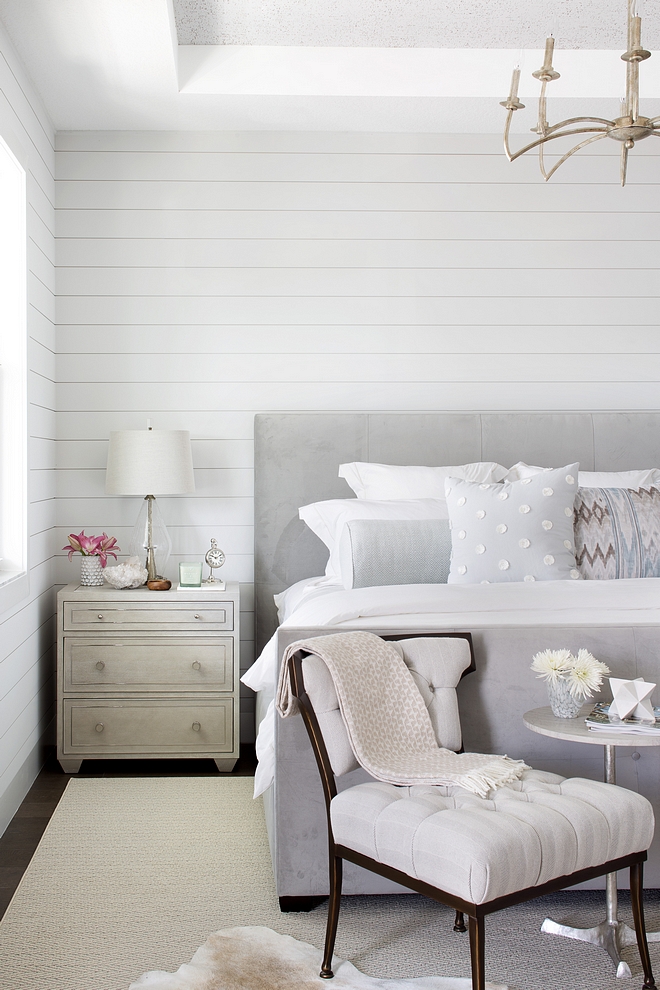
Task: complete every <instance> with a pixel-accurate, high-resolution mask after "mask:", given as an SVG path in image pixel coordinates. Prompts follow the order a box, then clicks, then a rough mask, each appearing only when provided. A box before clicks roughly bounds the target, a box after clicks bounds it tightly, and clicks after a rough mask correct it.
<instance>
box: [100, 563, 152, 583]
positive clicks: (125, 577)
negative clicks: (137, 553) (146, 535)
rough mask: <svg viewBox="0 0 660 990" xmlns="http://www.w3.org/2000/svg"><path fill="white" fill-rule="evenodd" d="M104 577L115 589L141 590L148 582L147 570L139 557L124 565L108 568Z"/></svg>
mask: <svg viewBox="0 0 660 990" xmlns="http://www.w3.org/2000/svg"><path fill="white" fill-rule="evenodd" d="M103 576H104V578H105V579H106V581H107V582H108V584H109V585H110V586H111V587H113V588H139V587H140V586H141V585H143V584H144V582H145V581H146V580H147V568H146V567H143V566H142V564H141V563H140V558H139V557H129V558H128V560H126V561H125V562H124V563H123V564H117V566H116V567H106V569H105V571H104V572H103Z"/></svg>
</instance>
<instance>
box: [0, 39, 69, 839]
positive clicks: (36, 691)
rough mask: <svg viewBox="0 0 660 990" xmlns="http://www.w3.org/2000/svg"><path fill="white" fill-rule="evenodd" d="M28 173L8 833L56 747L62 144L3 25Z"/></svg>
mask: <svg viewBox="0 0 660 990" xmlns="http://www.w3.org/2000/svg"><path fill="white" fill-rule="evenodd" d="M4 129H6V131H7V137H8V141H9V143H10V144H11V143H12V140H13V141H15V142H17V143H18V145H19V146H20V148H21V149H22V152H23V155H24V157H25V162H26V168H27V197H28V209H27V235H28V270H29V275H28V367H29V373H28V402H29V410H28V431H29V436H30V440H29V454H28V457H29V460H28V465H29V498H30V512H29V516H28V522H29V533H30V541H29V547H30V549H29V567H30V595H29V597H28V598H26V599H25V600H24V601H22V602H20V603H19V604H18V605H16V606H15V607H14V608H13V609H11V610H9V611H8V612H6V613H4V614H3V615H1V616H0V834H2V832H3V831H4V829H5V828H6V826H7V824H8V823H9V821H10V820H11V817H12V816H13V814H14V812H15V811H16V809H17V807H18V805H19V804H20V802H21V800H22V799H23V797H24V796H25V794H26V792H27V790H28V788H29V787H30V784H31V783H32V781H33V779H34V777H35V776H36V774H37V772H38V770H39V767H40V765H41V761H42V759H43V746H44V743H45V742H48V741H51V742H52V741H54V734H53V731H52V723H53V717H54V708H53V698H54V686H53V679H54V671H55V661H54V653H53V645H54V641H55V633H54V621H53V617H54V614H55V593H54V587H53V583H54V563H55V555H54V548H55V543H54V541H55V528H54V527H55V470H54V469H55V439H56V435H55V370H56V369H55V296H54V292H55V268H54V260H55V241H54V230H55V215H54V202H55V183H54V172H55V160H54V142H55V135H54V131H53V127H52V125H51V123H50V121H49V120H48V117H47V115H46V113H45V111H44V110H43V108H42V107H41V104H40V100H39V97H38V96H37V94H36V93H35V92H34V90H33V89H32V86H31V83H30V81H29V79H28V78H27V75H26V73H25V71H24V70H23V67H22V66H21V64H20V61H19V59H18V57H17V56H16V54H15V52H14V50H13V48H12V46H11V44H10V42H9V39H8V38H7V35H6V34H5V32H4V29H3V28H2V26H1V25H0V134H2V133H3V130H4Z"/></svg>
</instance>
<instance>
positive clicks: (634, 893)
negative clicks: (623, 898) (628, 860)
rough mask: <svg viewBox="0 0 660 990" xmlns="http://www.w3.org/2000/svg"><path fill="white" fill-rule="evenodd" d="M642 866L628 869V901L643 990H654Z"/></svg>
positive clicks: (635, 865)
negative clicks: (633, 926)
mask: <svg viewBox="0 0 660 990" xmlns="http://www.w3.org/2000/svg"><path fill="white" fill-rule="evenodd" d="M643 878H644V864H643V863H634V864H633V865H632V866H631V867H630V901H631V904H632V912H633V918H634V920H635V934H636V935H637V947H638V949H639V957H640V959H641V961H642V969H643V970H644V990H656V986H655V980H654V979H653V971H652V969H651V956H650V955H649V945H648V942H647V940H646V923H645V921H644V887H643Z"/></svg>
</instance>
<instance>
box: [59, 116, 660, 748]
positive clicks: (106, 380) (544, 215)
mask: <svg viewBox="0 0 660 990" xmlns="http://www.w3.org/2000/svg"><path fill="white" fill-rule="evenodd" d="M58 148H59V149H60V150H59V151H58V154H57V158H58V166H57V175H58V182H57V207H58V210H57V217H58V220H57V233H58V241H57V245H58V247H57V260H58V324H59V338H58V339H59V347H58V352H59V353H58V382H59V384H58V409H59V414H58V415H59V435H60V441H59V444H60V455H59V459H58V464H59V471H58V474H59V482H58V495H59V499H58V504H59V516H58V524H59V527H60V530H59V531H60V532H61V533H62V534H64V533H66V532H68V531H69V528H70V527H76V528H78V527H80V526H82V525H87V526H89V527H90V528H92V529H98V528H99V527H100V526H105V525H107V526H108V527H110V528H112V531H113V533H116V534H117V535H120V536H121V538H122V539H124V538H126V537H127V536H128V533H129V530H130V525H131V521H132V518H133V516H134V514H135V513H136V511H137V502H136V501H134V500H120V499H110V498H108V497H107V496H105V494H104V491H103V467H104V463H105V451H106V443H107V437H108V433H109V431H110V430H111V429H121V428H139V427H142V426H143V425H144V424H145V420H146V417H147V416H151V418H152V421H153V423H154V425H155V426H159V427H161V428H169V429H172V428H179V429H190V430H191V432H192V435H193V438H194V440H195V449H194V456H195V463H196V465H197V468H198V471H197V475H198V485H199V487H198V491H197V492H196V494H195V495H194V496H192V497H190V498H185V499H163V500H162V504H163V509H164V511H165V514H166V516H167V518H168V519H169V520H170V521H171V524H172V533H173V540H174V546H175V556H174V563H176V562H177V561H178V560H179V559H181V558H182V557H186V556H188V557H193V558H194V557H197V558H199V557H200V555H201V554H202V552H203V551H204V549H205V546H206V544H207V541H208V539H209V538H210V536H211V535H216V536H217V537H218V539H219V540H220V542H221V544H223V545H224V547H225V549H226V551H227V564H226V565H225V571H226V576H227V577H228V578H233V579H238V580H240V581H241V582H244V585H243V587H244V589H245V592H246V597H245V599H244V603H243V609H244V613H243V623H242V629H243V636H244V649H243V653H242V663H243V665H245V664H246V663H248V662H250V659H251V658H252V655H253V652H252V625H251V614H250V608H251V602H250V600H249V599H248V597H247V595H248V593H249V592H250V581H251V577H252V574H251V565H252V561H251V555H250V540H251V534H252V530H251V527H252V501H251V495H252V466H253V465H252V445H251V437H252V416H253V414H254V412H255V411H259V410H268V409H282V410H303V409H320V410H322V409H347V410H348V409H408V410H425V409H440V408H457V409H458V408H461V409H480V408H481V409H487V408H490V409H516V408H518V409H522V408H540V409H565V408H575V409H578V408H579V409H590V408H596V407H597V408H608V407H609V408H646V407H649V408H657V405H658V380H659V378H660V347H659V344H658V332H657V295H658V291H659V289H658V279H657V268H658V264H659V262H660V245H659V242H658V237H657V233H656V232H655V230H654V228H653V224H651V223H649V222H648V221H644V222H642V223H640V214H647V211H648V208H649V206H648V204H649V201H650V199H649V197H651V196H652V195H653V194H654V192H655V189H656V184H657V182H658V180H659V179H660V158H659V157H658V153H659V152H660V148H658V149H655V148H654V147H652V146H650V142H649V147H648V148H644V149H643V153H642V154H640V156H639V158H638V159H636V160H635V162H634V167H633V168H632V169H631V182H630V184H629V185H628V186H627V187H626V188H625V189H623V190H622V189H620V188H619V186H618V185H617V174H618V173H617V159H616V154H615V153H614V152H615V151H616V149H612V154H609V153H607V152H608V151H609V149H603V148H601V146H599V150H598V152H597V153H594V154H587V155H585V156H584V157H582V158H580V157H576V159H574V160H572V161H571V162H570V163H567V165H566V166H565V168H564V169H563V170H562V171H561V172H560V173H558V175H557V177H556V178H555V180H553V182H552V183H550V184H549V185H545V184H544V183H543V182H542V181H541V180H540V178H539V176H538V172H537V166H536V164H535V162H533V161H526V160H523V161H520V162H518V163H516V165H515V166H511V165H508V163H507V162H506V161H505V160H504V157H503V155H502V153H501V151H500V148H499V142H498V141H496V140H495V139H494V138H493V137H492V136H484V137H478V136H469V135H466V136H461V137H458V138H451V137H447V136H443V135H383V134H379V135H366V134H354V135H350V134H336V135H331V134H276V133H272V132H271V133H268V134H255V133H251V134H247V133H246V134H195V133H167V134H159V133H156V132H144V133H139V132H131V133H123V134H122V133H117V132H113V133H70V134H61V135H58ZM631 314H633V318H632V319H631V318H630V317H631ZM59 567H60V575H61V576H62V577H63V578H64V577H65V576H68V575H69V574H70V573H71V571H70V569H69V565H68V564H67V563H66V562H64V563H61V564H60V565H59ZM245 704H246V708H245V711H246V719H245V723H246V724H245V726H244V730H245V731H249V728H248V723H249V707H247V706H248V705H249V699H246V702H245Z"/></svg>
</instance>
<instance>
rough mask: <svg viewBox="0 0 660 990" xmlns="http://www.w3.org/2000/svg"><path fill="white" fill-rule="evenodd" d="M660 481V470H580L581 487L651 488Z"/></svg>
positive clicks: (579, 482) (579, 481) (579, 480)
mask: <svg viewBox="0 0 660 990" xmlns="http://www.w3.org/2000/svg"><path fill="white" fill-rule="evenodd" d="M658 483H660V470H658V468H649V469H648V470H647V471H580V472H579V474H578V484H579V486H580V488H650V487H651V486H652V485H657V484H658Z"/></svg>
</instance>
